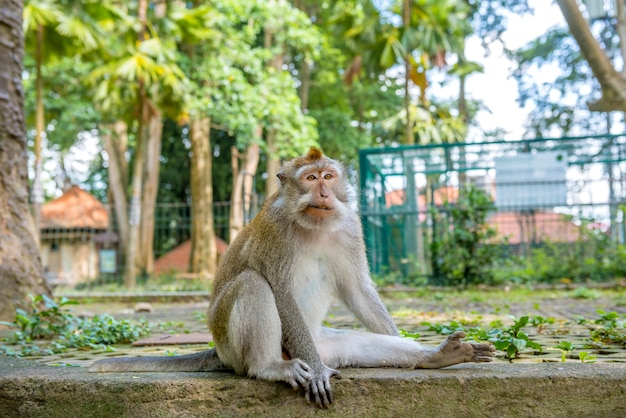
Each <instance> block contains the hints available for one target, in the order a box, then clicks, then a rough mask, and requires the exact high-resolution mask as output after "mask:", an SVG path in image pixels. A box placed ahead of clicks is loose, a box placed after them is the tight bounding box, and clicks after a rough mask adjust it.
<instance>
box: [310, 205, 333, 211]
mask: <svg viewBox="0 0 626 418" xmlns="http://www.w3.org/2000/svg"><path fill="white" fill-rule="evenodd" d="M309 208H311V209H319V210H333V208H331V207H330V206H326V205H309Z"/></svg>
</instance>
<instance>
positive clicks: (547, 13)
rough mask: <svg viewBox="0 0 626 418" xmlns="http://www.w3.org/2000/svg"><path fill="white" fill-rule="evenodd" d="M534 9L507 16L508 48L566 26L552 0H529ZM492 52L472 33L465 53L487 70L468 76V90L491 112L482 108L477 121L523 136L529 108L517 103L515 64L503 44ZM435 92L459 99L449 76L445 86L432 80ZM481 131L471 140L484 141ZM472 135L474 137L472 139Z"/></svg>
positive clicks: (505, 38) (488, 128)
mask: <svg viewBox="0 0 626 418" xmlns="http://www.w3.org/2000/svg"><path fill="white" fill-rule="evenodd" d="M529 4H530V5H531V7H533V9H534V10H535V12H534V14H533V15H526V16H518V15H514V14H511V15H510V16H509V17H508V23H507V30H506V32H505V33H504V34H503V41H504V44H505V46H506V48H508V49H518V48H521V47H523V46H524V45H526V44H528V43H529V42H531V41H533V40H534V39H536V38H538V37H539V36H541V35H542V34H543V33H545V32H547V31H548V29H550V28H552V27H554V26H557V25H558V26H565V20H564V18H563V15H562V14H561V10H560V9H559V7H558V6H557V5H556V3H555V2H553V1H550V0H529ZM490 51H491V53H490V54H489V55H488V56H485V50H484V49H483V47H482V46H481V44H480V39H478V38H477V37H475V36H473V37H470V38H469V39H468V40H467V43H466V56H467V58H468V59H469V60H471V61H476V62H478V63H480V64H482V65H483V67H484V72H483V73H478V74H473V75H471V76H469V77H468V78H467V81H466V91H467V96H468V98H471V99H476V100H481V101H483V102H484V104H485V105H486V107H487V108H488V109H490V112H487V111H482V112H479V114H478V115H477V122H478V124H479V125H480V127H481V128H482V129H483V130H486V131H493V130H495V129H496V128H503V129H504V130H506V131H507V134H506V135H505V137H504V138H502V139H507V140H515V139H522V137H523V134H524V131H525V129H524V125H525V121H526V115H527V114H528V111H527V110H526V109H523V108H520V105H519V104H518V103H517V101H516V100H517V97H518V94H517V83H516V82H515V80H514V79H513V78H512V77H511V76H510V74H511V72H512V70H513V63H512V62H511V61H510V60H509V59H508V58H507V57H506V56H505V54H504V52H503V47H502V45H500V44H493V45H492V46H491V47H490ZM543 71H544V72H543V74H537V75H536V76H537V77H545V78H546V79H547V78H549V77H551V76H553V75H554V74H550V73H549V71H548V73H546V72H545V71H546V70H545V69H544V70H543ZM431 88H432V94H433V95H435V96H436V97H446V98H448V97H449V98H456V97H457V96H458V88H459V87H458V81H457V80H452V79H451V78H450V77H448V78H447V79H446V81H445V84H444V85H439V84H437V83H432V85H431ZM481 136H482V135H481V132H480V131H479V130H477V129H474V130H473V131H470V140H472V139H473V140H476V141H479V140H481V139H482V138H481ZM472 137H473V138H472Z"/></svg>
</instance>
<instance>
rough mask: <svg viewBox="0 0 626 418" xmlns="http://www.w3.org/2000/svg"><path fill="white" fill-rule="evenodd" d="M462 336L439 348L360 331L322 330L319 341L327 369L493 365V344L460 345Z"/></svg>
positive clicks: (450, 337) (405, 339)
mask: <svg viewBox="0 0 626 418" xmlns="http://www.w3.org/2000/svg"><path fill="white" fill-rule="evenodd" d="M464 337H465V334H464V333H462V332H456V333H454V334H452V335H450V336H449V337H448V338H447V339H446V340H445V341H444V342H443V343H441V345H439V347H426V346H423V345H421V344H419V343H418V342H416V341H411V340H410V339H407V338H402V337H395V336H390V335H382V334H375V333H369V332H360V331H344V330H335V329H330V328H322V332H321V334H320V338H319V339H318V341H317V344H318V349H319V351H320V355H321V356H322V361H323V362H324V364H326V365H327V366H328V367H334V368H339V367H410V368H428V369H430V368H440V367H446V366H451V365H453V364H458V363H464V362H484V361H491V357H492V356H493V352H494V351H495V348H494V347H493V346H492V345H490V344H476V343H469V342H463V341H461V339H462V338H464Z"/></svg>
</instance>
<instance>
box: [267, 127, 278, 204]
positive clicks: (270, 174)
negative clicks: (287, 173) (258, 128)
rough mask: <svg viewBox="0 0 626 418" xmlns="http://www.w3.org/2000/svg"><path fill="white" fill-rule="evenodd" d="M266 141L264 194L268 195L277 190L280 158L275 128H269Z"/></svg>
mask: <svg viewBox="0 0 626 418" xmlns="http://www.w3.org/2000/svg"><path fill="white" fill-rule="evenodd" d="M265 141H266V142H267V167H266V168H265V171H267V179H266V180H265V195H266V196H267V197H270V196H271V195H273V194H274V193H276V192H277V191H278V179H277V178H276V176H277V175H278V171H279V170H280V158H279V156H278V150H277V149H276V129H270V130H269V132H268V133H267V137H266V138H265Z"/></svg>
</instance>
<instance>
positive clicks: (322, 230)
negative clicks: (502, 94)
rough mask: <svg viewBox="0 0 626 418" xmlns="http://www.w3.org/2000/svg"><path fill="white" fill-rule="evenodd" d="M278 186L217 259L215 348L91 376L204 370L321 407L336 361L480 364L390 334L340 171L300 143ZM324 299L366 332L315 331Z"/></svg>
mask: <svg viewBox="0 0 626 418" xmlns="http://www.w3.org/2000/svg"><path fill="white" fill-rule="evenodd" d="M278 179H279V180H280V189H279V191H278V192H276V193H275V194H274V195H273V196H271V197H270V198H269V199H268V200H267V201H266V202H265V205H264V206H263V209H262V210H261V212H260V213H259V214H258V215H257V216H256V217H255V218H254V220H252V222H251V223H250V224H249V225H248V226H246V227H245V228H244V229H243V230H242V232H241V233H240V234H239V235H238V236H237V238H236V239H235V240H234V242H233V243H232V244H231V245H230V247H229V248H228V251H226V253H225V254H224V256H223V257H222V259H221V262H220V265H219V268H218V271H217V274H216V277H215V282H214V286H213V291H212V293H211V300H210V306H209V310H208V322H209V328H210V330H211V332H212V333H213V339H214V342H215V348H213V349H210V350H207V351H204V352H201V353H198V354H190V355H185V356H177V357H143V358H142V357H139V358H120V359H106V360H100V361H98V362H96V363H94V365H93V366H92V367H91V368H90V370H91V371H99V372H106V371H116V372H124V371H133V372H136V371H212V370H218V369H233V370H234V371H235V373H237V374H239V375H243V376H249V377H254V378H259V379H265V380H271V381H284V382H287V383H289V384H290V385H291V386H293V387H294V388H298V387H302V388H304V393H305V396H306V399H307V400H308V401H313V402H315V403H316V404H317V405H318V406H320V407H323V408H325V407H328V406H329V404H330V403H331V402H332V401H333V397H332V391H331V385H330V379H331V377H333V376H339V371H338V370H337V369H339V368H342V367H406V368H439V367H446V366H450V365H453V364H457V363H463V362H484V361H490V360H491V357H492V356H493V352H494V351H495V349H494V348H493V346H491V345H489V344H478V343H469V342H462V341H461V340H462V338H464V337H465V334H463V333H462V332H456V333H454V334H452V335H450V336H449V337H448V338H447V339H446V340H445V341H444V342H443V343H442V344H441V345H439V346H438V347H426V346H423V345H420V344H419V343H417V342H415V341H412V340H409V339H405V338H402V337H400V336H399V333H398V329H397V328H396V326H395V325H394V323H393V321H392V319H391V317H390V315H389V313H388V312H387V310H386V309H385V307H384V305H383V303H382V302H381V299H380V297H379V295H378V293H377V291H376V289H375V287H374V284H373V282H372V280H371V278H370V273H369V268H368V265H367V260H366V255H365V247H364V243H363V235H362V231H361V223H360V220H359V217H358V215H357V213H356V195H355V192H354V190H353V188H352V187H351V186H350V184H349V183H348V180H347V178H346V173H345V168H344V167H343V166H342V165H341V164H340V163H338V162H337V161H335V160H332V159H330V158H328V157H326V156H324V155H323V154H322V152H321V151H320V150H318V149H316V148H312V149H311V150H310V151H309V152H308V154H307V155H305V156H303V157H298V158H295V159H293V160H291V161H289V162H286V163H285V164H283V166H282V168H281V170H280V172H279V173H278ZM333 297H337V298H339V299H340V300H341V301H342V302H344V303H345V304H346V306H347V307H348V308H349V309H350V310H351V311H352V312H353V313H354V315H355V316H356V317H357V318H358V319H359V320H360V321H361V322H362V323H363V325H365V327H366V328H367V329H368V330H369V331H370V332H363V331H355V330H337V329H331V328H326V327H323V326H322V320H323V319H324V317H325V316H326V313H327V311H328V308H329V305H330V303H331V300H332V298H333Z"/></svg>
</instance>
